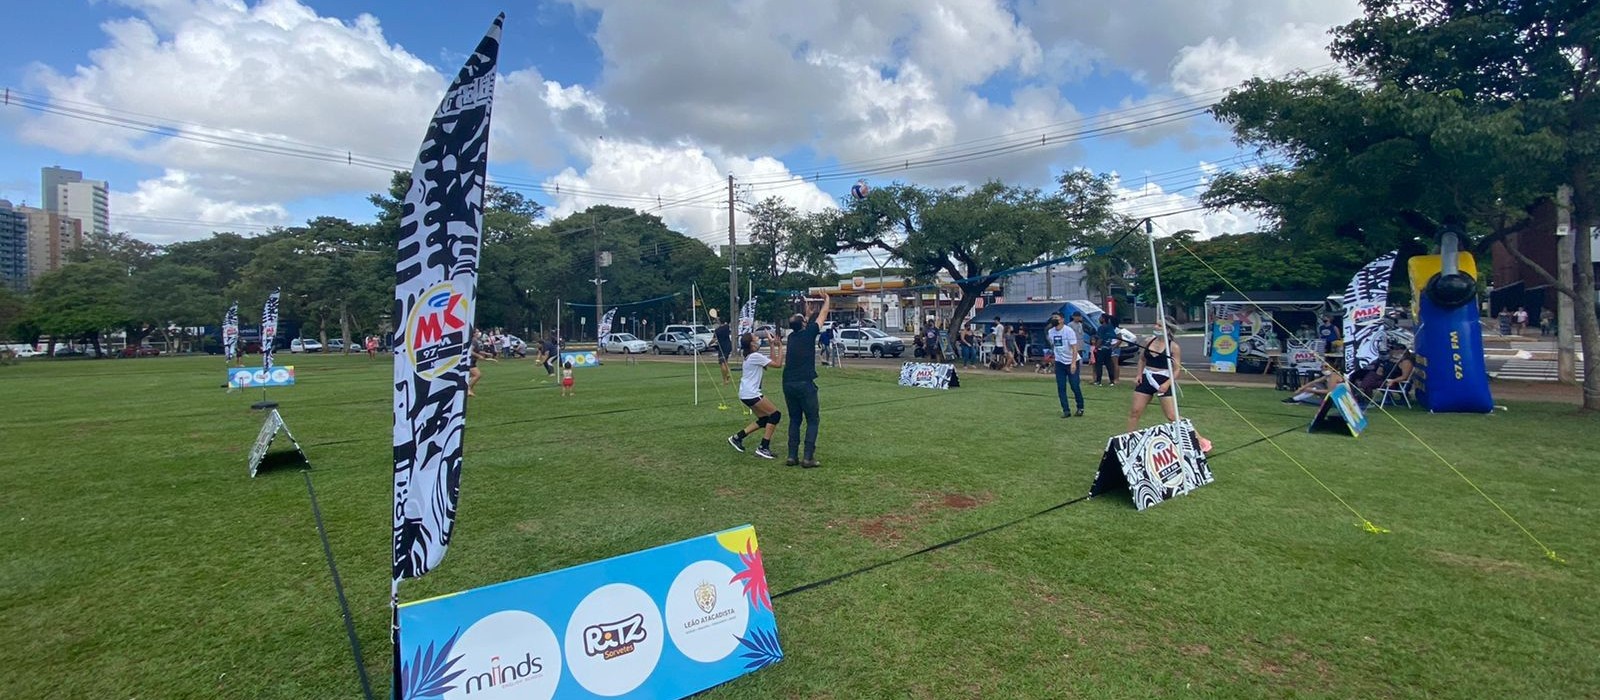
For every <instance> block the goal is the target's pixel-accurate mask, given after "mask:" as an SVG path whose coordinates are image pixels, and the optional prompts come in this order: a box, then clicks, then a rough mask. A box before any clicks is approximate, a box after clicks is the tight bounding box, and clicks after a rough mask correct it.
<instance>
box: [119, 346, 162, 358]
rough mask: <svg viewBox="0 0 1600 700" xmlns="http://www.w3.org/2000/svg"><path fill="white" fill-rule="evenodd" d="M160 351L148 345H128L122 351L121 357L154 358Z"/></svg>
mask: <svg viewBox="0 0 1600 700" xmlns="http://www.w3.org/2000/svg"><path fill="white" fill-rule="evenodd" d="M160 354H161V351H160V350H159V349H157V348H153V347H150V346H148V345H129V346H128V347H125V348H123V349H122V356H123V357H155V356H157V355H160Z"/></svg>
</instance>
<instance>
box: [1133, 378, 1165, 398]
mask: <svg viewBox="0 0 1600 700" xmlns="http://www.w3.org/2000/svg"><path fill="white" fill-rule="evenodd" d="M1158 388H1159V387H1157V386H1155V385H1153V384H1151V383H1150V379H1149V378H1148V377H1145V376H1143V375H1140V376H1139V383H1138V384H1135V385H1133V390H1134V391H1136V392H1138V393H1141V394H1144V395H1146V396H1159V397H1161V398H1163V399H1165V398H1169V397H1171V396H1172V384H1171V383H1168V384H1167V391H1166V393H1162V392H1159V391H1156V389H1158Z"/></svg>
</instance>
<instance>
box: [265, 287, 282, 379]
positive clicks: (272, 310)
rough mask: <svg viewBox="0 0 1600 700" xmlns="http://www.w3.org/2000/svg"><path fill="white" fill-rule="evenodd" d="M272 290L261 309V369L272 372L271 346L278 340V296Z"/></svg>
mask: <svg viewBox="0 0 1600 700" xmlns="http://www.w3.org/2000/svg"><path fill="white" fill-rule="evenodd" d="M279 292H280V290H277V289H274V290H272V293H271V294H269V295H267V304H266V306H263V307H261V369H264V370H266V371H267V372H271V371H272V344H273V343H274V342H276V341H277V338H278V294H279Z"/></svg>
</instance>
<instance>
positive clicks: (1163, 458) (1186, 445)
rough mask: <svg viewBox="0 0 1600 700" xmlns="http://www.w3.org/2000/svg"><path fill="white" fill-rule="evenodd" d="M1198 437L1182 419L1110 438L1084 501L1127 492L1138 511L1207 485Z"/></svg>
mask: <svg viewBox="0 0 1600 700" xmlns="http://www.w3.org/2000/svg"><path fill="white" fill-rule="evenodd" d="M1211 481H1212V477H1211V468H1210V467H1209V466H1207V464H1206V455H1205V453H1204V452H1201V451H1200V437H1199V435H1198V434H1196V433H1195V431H1194V424H1192V423H1190V422H1189V420H1188V419H1179V420H1178V421H1177V422H1174V423H1166V424H1163V425H1157V426H1153V427H1149V428H1145V429H1143V430H1136V431H1134V432H1131V433H1124V434H1122V435H1114V436H1112V437H1111V439H1110V440H1108V441H1107V442H1106V451H1105V453H1104V454H1103V455H1102V456H1101V457H1100V471H1099V473H1098V474H1096V475H1095V478H1094V485H1093V486H1091V487H1090V488H1089V495H1090V496H1099V495H1100V494H1103V493H1111V492H1114V491H1124V490H1125V491H1127V492H1128V495H1129V496H1132V497H1133V505H1134V507H1135V508H1138V509H1139V510H1144V509H1146V508H1149V507H1151V506H1154V505H1156V504H1157V503H1160V502H1162V501H1165V500H1167V499H1170V498H1173V497H1175V496H1182V495H1184V494H1186V493H1189V492H1190V491H1193V490H1195V489H1197V488H1200V487H1201V486H1205V485H1206V484H1209V483H1211Z"/></svg>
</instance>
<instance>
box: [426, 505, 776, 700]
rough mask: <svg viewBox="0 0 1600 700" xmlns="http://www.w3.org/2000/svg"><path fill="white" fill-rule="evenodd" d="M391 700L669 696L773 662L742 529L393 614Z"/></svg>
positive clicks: (765, 608)
mask: <svg viewBox="0 0 1600 700" xmlns="http://www.w3.org/2000/svg"><path fill="white" fill-rule="evenodd" d="M400 628H401V630H402V631H403V634H402V635H401V644H402V646H401V648H400V658H401V674H400V677H401V693H400V695H399V697H400V698H401V700H418V699H421V698H443V699H444V700H456V699H458V698H480V697H481V698H502V697H503V698H532V699H534V700H549V699H550V698H597V697H617V696H627V697H639V698H682V697H685V696H688V695H693V694H695V693H698V692H700V691H702V690H705V689H706V688H710V687H712V686H715V685H719V684H722V683H726V682H728V681H730V680H733V679H735V678H738V677H739V676H742V675H745V674H747V673H750V672H752V671H755V670H758V669H761V668H764V667H766V666H770V665H772V664H774V663H777V662H778V661H781V660H783V649H782V647H780V646H779V645H778V626H777V618H776V617H774V615H773V610H772V597H771V594H770V592H769V591H768V589H767V576H766V569H765V568H764V566H763V565H762V563H761V550H760V548H759V547H758V546H757V542H756V531H755V528H754V527H751V526H749V525H745V526H743V527H738V528H734V529H731V530H725V531H723V532H718V533H715V534H710V535H704V536H701V537H696V538H694V539H691V540H684V541H682V542H678V543H676V544H669V545H664V546H661V547H656V548H654V549H647V550H644V551H641V552H634V553H632V554H624V555H622V556H619V557H614V558H611V559H606V560H603V561H597V562H591V563H588V564H583V565H580V566H575V567H572V568H570V569H562V570H560V571H553V572H550V573H546V574H540V575H538V576H530V577H528V578H522V579H517V580H515V581H507V582H505V583H498V584H494V585H490V586H485V587H483V588H475V589H472V590H469V591H463V592H460V593H455V594H452V595H447V596H443V597H439V598H432V599H429V600H424V601H419V602H415V603H407V604H405V605H402V606H400Z"/></svg>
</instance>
